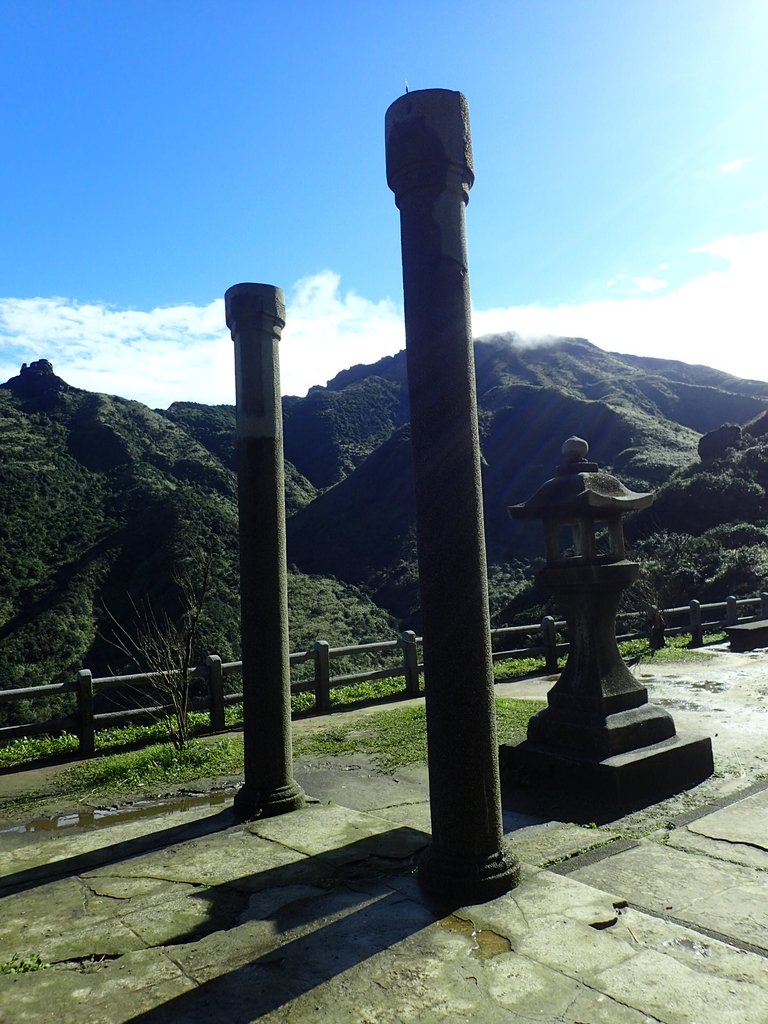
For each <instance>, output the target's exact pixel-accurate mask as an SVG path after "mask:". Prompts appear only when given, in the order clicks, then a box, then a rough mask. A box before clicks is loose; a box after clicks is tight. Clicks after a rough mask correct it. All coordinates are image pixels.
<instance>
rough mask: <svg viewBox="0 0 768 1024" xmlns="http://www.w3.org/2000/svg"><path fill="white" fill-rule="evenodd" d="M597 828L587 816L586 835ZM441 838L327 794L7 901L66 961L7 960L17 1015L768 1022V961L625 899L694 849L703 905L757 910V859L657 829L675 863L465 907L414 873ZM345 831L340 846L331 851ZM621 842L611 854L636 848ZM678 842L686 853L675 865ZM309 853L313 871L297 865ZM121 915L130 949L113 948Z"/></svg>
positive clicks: (533, 878) (67, 1023)
mask: <svg viewBox="0 0 768 1024" xmlns="http://www.w3.org/2000/svg"><path fill="white" fill-rule="evenodd" d="M536 827H538V826H535V827H534V828H536ZM571 827H572V828H575V827H573V826H571ZM525 831H526V830H522V833H523V834H524V833H525ZM590 831H592V830H589V829H576V832H577V835H576V836H574V837H572V840H573V841H574V842H575V841H576V840H577V839H579V838H580V837H581V834H582V833H588V832H590ZM540 833H541V834H545V832H544V831H543V830H540ZM553 834H555V833H553V832H552V830H550V835H553ZM566 834H567V830H566V833H564V835H566ZM423 838H424V837H423V835H421V836H419V835H416V836H414V835H413V834H412V833H411V832H410V831H409V830H408V829H404V828H402V827H398V826H397V825H393V824H392V823H388V822H383V820H382V819H381V818H378V817H376V816H373V815H368V816H366V815H364V814H361V812H359V811H353V810H348V809H345V808H340V807H337V806H333V805H331V806H324V807H315V808H308V809H307V810H305V811H297V812H294V813H293V814H289V815H285V816H282V817H279V818H272V819H269V820H267V821H264V822H253V823H250V824H249V825H247V826H238V827H235V828H232V829H229V830H225V831H221V832H218V833H216V834H211V835H206V836H201V837H197V838H191V839H188V840H187V841H185V842H184V843H179V844H176V845H174V846H172V847H164V848H161V849H158V850H155V851H154V852H151V853H145V854H142V855H140V856H137V857H135V858H132V859H131V860H129V861H124V862H121V863H120V864H116V865H112V866H109V865H103V866H102V867H100V868H98V869H97V870H94V871H91V872H89V873H88V874H87V876H86V877H80V878H77V877H71V878H67V879H62V880H59V881H54V882H49V883H43V884H40V885H39V886H34V887H30V888H27V889H25V890H24V891H21V892H18V893H16V894H15V895H13V896H6V897H5V898H4V899H2V900H0V921H2V922H3V926H4V927H5V929H6V938H7V942H6V944H5V947H4V948H5V949H6V950H10V949H12V948H13V951H19V952H22V953H30V952H33V951H37V952H40V953H41V954H42V955H43V957H44V958H45V959H48V960H54V959H55V960H56V961H57V963H56V965H55V966H53V967H49V968H47V969H45V970H42V971H36V972H32V973H29V974H23V975H17V976H11V975H2V974H0V1008H2V1009H1V1010H0V1019H2V1021H3V1024H49V1022H50V1024H54V1022H55V1024H82V1021H84V1020H87V1021H88V1022H89V1024H107V1022H108V1024H127V1022H129V1021H132V1022H134V1024H138V1022H139V1021H141V1024H171V1022H173V1024H192V1022H194V1024H199V1022H200V1021H201V1020H204V1021H206V1024H219V1022H221V1024H224V1022H226V1024H232V1022H238V1024H251V1022H256V1021H259V1022H263V1021H266V1022H278V1021H279V1022H285V1024H287V1022H290V1024H304V1022H305V1021H312V1022H317V1021H318V1020H323V1021H325V1020H327V1021H333V1022H334V1024H401V1022H404V1024H407V1022H416V1024H418V1022H423V1021H430V1022H431V1021H441V1022H444V1024H453V1022H459V1021H476V1020H482V1021H487V1022H488V1024H523V1022H525V1024H530V1022H531V1021H541V1022H542V1024H550V1022H554V1021H570V1022H589V1024H651V1022H654V1024H658V1022H662V1024H682V1022H683V1021H685V1022H686V1024H691V1022H692V1021H699V1022H702V1021H703V1022H709V1021H714V1020H717V1022H718V1024H720V1022H724V1024H730V1022H731V1021H736V1020H738V1022H739V1024H764V1022H765V1021H766V1020H768V959H766V958H765V957H762V956H758V955H756V954H755V953H752V952H746V951H744V950H742V949H737V948H734V947H733V946H730V945H728V944H727V943H725V942H721V941H718V940H717V939H712V938H710V937H709V936H706V935H702V934H701V933H700V932H697V931H696V930H695V929H694V928H692V927H689V926H686V925H683V924H680V923H679V922H673V921H667V920H661V919H659V918H655V917H651V916H649V915H648V914H645V913H643V912H641V911H639V910H637V909H634V908H632V907H627V906H626V905H625V903H624V899H623V897H624V896H625V895H626V893H624V892H622V883H623V881H624V879H625V877H626V878H628V879H632V878H634V880H635V885H636V888H637V889H638V890H639V891H640V892H643V890H644V888H647V885H644V884H643V879H645V881H646V883H648V881H649V880H651V881H653V880H654V879H655V883H656V890H655V898H656V903H655V904H654V906H660V905H661V901H662V900H664V899H666V898H667V894H666V892H665V889H664V884H662V883H663V881H664V879H667V878H672V876H673V875H674V872H672V870H671V868H670V867H669V864H671V863H672V862H671V861H669V858H670V855H671V856H672V858H673V859H674V858H682V860H683V861H684V862H687V863H688V864H689V870H688V872H687V874H688V878H687V885H688V890H687V893H686V897H687V900H688V904H689V905H690V906H691V907H694V908H696V906H697V905H700V904H707V903H710V904H711V900H712V898H714V897H719V896H720V895H723V896H726V895H733V893H734V886H735V889H737V890H738V889H739V887H740V891H739V892H737V893H736V895H735V896H734V901H735V902H734V906H736V907H739V906H744V905H745V903H744V899H745V897H744V892H743V890H744V887H745V884H746V882H747V881H748V880H749V879H752V875H754V874H755V873H754V872H748V871H746V869H743V868H742V869H739V868H738V867H736V870H737V872H738V871H742V872H746V874H744V875H743V877H742V876H739V877H737V878H735V879H734V878H733V877H731V876H730V875H729V872H732V871H733V870H734V867H735V866H734V865H722V864H719V865H718V864H717V863H715V865H714V869H712V868H711V870H709V871H704V870H702V867H703V865H702V864H700V863H698V861H697V860H696V859H695V858H696V855H692V854H686V853H682V852H680V851H674V850H669V849H667V848H665V847H663V846H658V845H654V844H648V848H649V850H650V852H651V853H653V852H654V851H655V853H656V854H657V855H660V856H661V858H662V860H660V859H659V856H656V857H655V858H654V857H650V860H647V861H642V862H640V861H638V862H635V863H633V864H626V865H625V867H626V869H627V870H626V873H625V875H624V874H622V875H616V876H615V877H614V878H612V879H611V881H612V883H613V882H615V883H616V884H615V885H613V884H612V885H611V886H610V887H609V886H608V885H607V880H606V878H601V879H600V880H599V882H600V884H599V885H598V886H595V885H593V884H586V883H585V881H584V880H583V879H581V878H580V877H578V875H579V872H575V873H574V874H572V875H568V876H561V875H558V874H554V873H552V872H550V871H543V870H539V869H535V868H530V867H528V868H525V869H524V875H523V879H522V882H521V884H520V886H519V887H518V888H517V889H515V890H513V891H512V892H510V893H507V894H505V895H504V896H501V897H499V898H498V899H495V900H493V901H490V902H489V903H486V904H482V905H477V906H466V907H456V906H452V905H442V904H436V903H434V902H433V901H431V900H429V899H427V898H426V897H425V896H424V894H423V893H422V891H421V889H420V887H419V886H418V883H417V880H416V878H415V877H414V876H413V874H412V873H411V872H410V870H408V867H407V864H408V860H409V858H410V857H411V856H412V853H413V850H414V846H415V844H416V843H417V841H423ZM334 842H336V843H338V844H340V846H339V849H340V851H341V853H340V855H339V856H338V857H335V856H334V855H333V850H332V849H330V848H329V846H330V845H332V844H333V843H334ZM629 852H633V851H629ZM623 856H624V855H623V854H616V855H615V856H613V857H609V858H607V859H606V860H605V861H604V862H603V864H604V865H609V864H611V863H615V864H617V865H618V864H621V862H622V857H623ZM665 857H666V858H667V859H668V866H667V869H666V870H661V869H660V864H661V863H662V862H663V858H665ZM691 857H693V858H694V861H693V862H691ZM702 860H704V859H702ZM310 865H313V867H312V869H311V870H310V869H309V866H310ZM297 866H298V867H303V869H304V872H305V874H304V876H303V877H299V876H296V875H295V874H292V872H295V871H296V869H297ZM596 867H599V865H596ZM718 868H719V869H720V872H721V873H720V874H717V873H716V869H718ZM712 870H715V874H713V873H712ZM638 872H640V874H638ZM678 874H679V872H678ZM675 877H677V876H675ZM256 879H260V880H261V881H260V883H257V882H256V881H255V880H256ZM697 880H698V890H697V888H696V885H697ZM752 881H754V879H752ZM670 884H671V883H670ZM729 884H730V889H729V888H728V885H729ZM697 897H698V904H697ZM749 899H750V905H751V906H752V905H754V897H753V896H750V898H749ZM763 902H765V900H764V897H763ZM681 905H682V901H681ZM683 909H684V908H683ZM29 922H38V923H39V928H38V930H36V931H30V925H29ZM752 926H753V927H754V929H757V928H758V927H760V926H761V924H760V921H758V919H757V918H755V919H754V921H753V922H752ZM110 931H111V933H112V935H113V936H114V938H115V945H114V946H113V950H114V952H112V953H111V954H109V955H108V956H105V955H104V954H98V950H99V949H100V948H102V947H101V946H100V941H101V937H103V936H104V935H106V934H109V933H110ZM190 932H196V933H197V934H195V935H194V936H193V937H191V936H190ZM128 934H131V935H132V936H133V940H132V941H133V942H134V943H136V944H137V945H138V946H139V947H140V946H142V945H146V946H147V947H148V948H133V949H129V948H127V947H125V946H124V947H123V948H122V949H121V948H119V945H118V943H117V940H118V939H119V937H120V936H121V935H128ZM14 943H15V945H14ZM89 943H90V945H89ZM19 944H21V945H19ZM54 953H55V956H53V955H52V954H54ZM75 953H76V955H75ZM89 954H90V955H89ZM707 1007H713V1008H714V1009H715V1010H716V1016H712V1015H711V1014H710V1015H708V1014H707Z"/></svg>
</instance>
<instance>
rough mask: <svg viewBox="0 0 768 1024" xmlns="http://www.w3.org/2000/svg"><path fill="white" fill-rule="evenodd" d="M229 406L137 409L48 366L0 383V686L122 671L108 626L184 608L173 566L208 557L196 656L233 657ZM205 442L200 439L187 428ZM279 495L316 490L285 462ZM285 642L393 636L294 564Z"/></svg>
mask: <svg viewBox="0 0 768 1024" xmlns="http://www.w3.org/2000/svg"><path fill="white" fill-rule="evenodd" d="M233 428H234V418H233V410H232V409H222V408H216V407H212V408H206V407H200V406H192V405H179V406H173V407H172V408H171V409H170V410H169V411H168V413H160V412H156V411H153V410H151V409H148V408H147V407H146V406H144V405H141V404H140V403H139V402H131V401H126V400H125V399H121V398H114V397H109V396H106V395H96V394H90V393H89V392H86V391H81V390H78V389H77V388H73V387H70V386H69V385H68V384H67V383H66V382H65V381H63V380H62V379H61V378H59V377H57V376H56V375H55V374H54V373H53V369H52V367H51V365H50V363H48V362H47V361H45V360H40V361H38V362H36V363H32V364H31V366H25V367H23V368H22V371H21V373H20V374H19V376H18V377H14V378H12V379H11V380H10V381H8V382H7V383H6V384H4V385H3V386H2V387H0V468H1V470H2V474H1V478H0V681H1V682H0V685H2V686H3V687H4V688H6V687H15V686H34V685H41V684H45V683H49V682H55V681H59V680H64V679H72V678H73V676H74V673H75V672H76V670H77V669H78V668H80V667H83V666H85V667H88V668H90V669H92V671H93V672H94V674H96V675H104V674H109V673H110V672H111V671H123V670H125V669H126V668H127V667H128V666H126V665H125V663H124V661H125V659H124V658H123V656H122V655H121V654H120V652H119V651H118V650H117V649H116V647H115V646H114V642H113V640H114V625H113V623H114V622H118V623H120V624H121V625H122V626H124V627H125V628H128V629H130V628H131V625H132V622H133V620H135V619H136V618H137V610H138V609H141V608H142V607H147V606H151V608H152V609H154V610H155V612H156V614H158V615H162V614H164V613H166V612H167V613H168V614H169V615H171V616H172V617H174V616H175V615H176V614H177V613H178V607H177V605H178V593H177V587H176V585H175V583H174V578H173V577H174V573H175V572H177V571H178V570H179V569H181V568H185V567H186V568H189V569H190V570H191V571H192V572H195V570H196V567H197V569H198V570H199V567H200V566H201V565H202V563H203V561H204V560H206V559H210V560H211V567H212V571H211V581H212V582H211V590H210V596H209V600H208V602H207V605H206V614H205V618H204V621H203V623H202V630H201V636H200V642H201V648H202V651H201V653H206V652H214V651H215V652H217V653H219V654H220V655H221V656H222V657H223V658H224V659H225V660H227V659H233V658H236V657H237V655H238V652H239V593H238V569H237V502H236V480H235V476H234V473H233V470H232V465H231V459H232V452H233V446H232V435H233ZM196 433H197V434H199V435H200V440H198V439H197V437H196V436H195V434H196ZM287 492H288V493H287V504H288V506H289V507H290V508H291V509H296V508H299V507H301V505H302V504H305V503H306V502H307V501H309V500H311V498H312V497H313V496H314V494H315V489H314V487H313V486H312V485H311V484H309V482H308V481H306V480H305V479H304V478H303V477H302V476H301V474H300V473H298V471H296V470H294V469H293V468H292V467H291V468H290V471H289V473H288V483H287ZM290 595H291V611H292V619H291V643H292V647H293V649H302V648H304V647H306V646H308V645H309V644H310V643H311V642H313V641H314V639H316V638H317V637H318V636H322V637H326V636H327V637H330V638H332V639H333V640H334V641H335V642H338V643H349V642H353V641H356V640H358V639H375V638H376V637H377V636H379V635H382V634H384V633H389V634H391V632H392V628H393V626H392V620H391V617H390V616H389V615H388V614H387V613H386V612H385V611H383V610H381V609H380V608H378V607H376V606H375V605H374V604H373V603H372V602H371V601H370V599H368V598H367V597H366V596H365V595H364V594H362V593H361V592H359V591H358V590H357V589H355V588H354V587H353V586H350V585H348V584H345V583H342V582H339V581H337V580H330V579H324V578H316V577H311V576H308V575H304V574H299V573H292V574H291V576H290Z"/></svg>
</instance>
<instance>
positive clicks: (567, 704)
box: [501, 437, 713, 805]
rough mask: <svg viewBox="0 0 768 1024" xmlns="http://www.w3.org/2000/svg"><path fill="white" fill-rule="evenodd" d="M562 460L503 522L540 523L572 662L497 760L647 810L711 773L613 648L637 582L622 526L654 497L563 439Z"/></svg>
mask: <svg viewBox="0 0 768 1024" xmlns="http://www.w3.org/2000/svg"><path fill="white" fill-rule="evenodd" d="M562 452H563V455H564V457H565V460H564V462H563V464H562V465H561V466H559V467H558V469H557V475H556V476H555V477H554V478H553V479H551V480H548V481H547V482H546V483H545V484H544V485H543V486H542V487H541V488H540V489H539V490H538V491H537V493H536V494H534V496H533V497H532V498H530V499H529V500H528V501H526V502H524V503H523V504H520V505H514V506H512V507H511V508H510V509H509V512H510V515H512V516H513V517H514V518H518V519H541V520H542V521H543V523H544V535H545V542H546V559H547V563H546V566H545V567H544V568H543V569H542V570H540V572H539V573H537V576H536V582H537V584H538V585H539V586H540V587H541V588H542V589H544V590H550V591H552V593H553V594H554V596H555V600H556V603H557V605H558V607H559V608H560V609H561V610H562V613H563V614H564V616H565V619H566V622H567V624H568V631H569V637H570V653H569V655H568V660H567V663H566V665H565V668H564V670H563V672H562V674H561V675H560V678H559V679H558V681H557V682H556V683H555V685H554V686H553V687H552V689H551V690H550V691H549V693H548V695H547V705H548V706H547V707H546V708H545V709H543V710H542V711H540V712H539V713H538V714H536V715H534V716H533V718H532V719H531V720H530V723H529V725H528V738H527V740H525V741H524V742H523V743H521V744H518V745H511V744H507V745H504V746H502V748H501V760H502V764H503V765H504V766H505V767H510V766H511V767H515V768H522V769H523V770H525V771H527V772H531V773H535V774H536V776H537V778H539V779H541V778H542V777H543V778H545V779H546V778H549V779H551V780H552V781H557V782H558V784H560V785H562V784H564V783H565V784H576V785H578V786H579V787H580V788H581V789H582V792H583V795H584V796H590V795H592V796H600V797H607V798H609V799H611V800H615V801H618V802H619V803H621V804H625V805H630V804H631V805H639V804H643V803H649V802H652V801H653V800H656V799H660V798H661V797H662V796H665V795H669V794H671V793H674V792H679V791H680V790H682V789H686V788H688V787H690V786H693V785H696V784H697V783H699V782H701V781H702V780H703V779H705V778H707V777H708V776H709V775H711V774H712V771H713V763H712V746H711V742H710V740H709V738H708V737H687V738H684V737H681V736H680V735H679V734H678V733H677V731H676V729H675V723H674V721H673V719H672V716H671V715H670V714H669V712H667V711H665V710H664V709H663V708H661V707H658V706H657V705H654V704H649V702H648V693H647V690H646V689H645V687H644V686H642V685H641V684H640V683H639V682H638V680H637V679H636V678H635V676H634V675H633V674H632V673H631V672H630V670H629V669H628V668H627V666H626V665H625V664H624V661H623V659H622V657H621V654H620V653H619V649H618V646H617V644H616V612H617V609H618V605H619V600H620V599H621V595H622V593H623V591H624V590H625V589H626V588H627V587H628V586H629V585H630V584H631V583H632V582H633V580H635V579H636V577H637V575H638V572H639V566H638V564H637V563H636V562H631V561H628V560H627V558H626V557H625V551H624V530H623V526H622V515H624V514H625V513H627V512H632V511H634V510H636V509H641V508H646V507H647V506H648V505H650V504H651V502H652V501H653V495H652V494H643V493H638V492H635V491H630V490H628V489H627V488H626V487H625V486H624V485H623V484H622V483H621V481H619V480H617V479H616V477H614V476H611V475H610V474H609V473H604V472H601V471H600V469H599V467H598V466H597V464H596V463H594V462H590V461H588V458H587V455H588V452H589V446H588V444H587V442H586V441H584V440H582V439H581V438H578V437H571V438H569V439H568V440H567V441H566V442H565V444H564V445H563V448H562Z"/></svg>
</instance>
